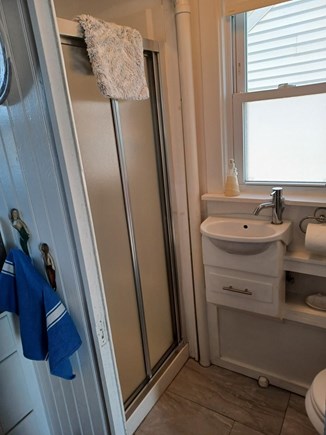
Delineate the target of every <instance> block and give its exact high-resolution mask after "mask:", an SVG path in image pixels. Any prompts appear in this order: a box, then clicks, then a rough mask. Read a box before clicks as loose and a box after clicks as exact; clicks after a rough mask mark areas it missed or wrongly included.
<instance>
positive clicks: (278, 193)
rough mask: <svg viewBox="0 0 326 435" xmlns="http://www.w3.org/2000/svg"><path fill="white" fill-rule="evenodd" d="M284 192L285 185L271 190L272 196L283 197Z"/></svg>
mask: <svg viewBox="0 0 326 435" xmlns="http://www.w3.org/2000/svg"><path fill="white" fill-rule="evenodd" d="M282 194H283V187H273V189H272V192H271V196H274V195H275V196H276V197H279V198H280V197H282Z"/></svg>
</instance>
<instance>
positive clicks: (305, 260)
mask: <svg viewBox="0 0 326 435" xmlns="http://www.w3.org/2000/svg"><path fill="white" fill-rule="evenodd" d="M284 270H288V271H289V272H298V273H305V274H307V275H315V276H323V277H326V257H321V256H316V255H313V254H310V253H309V252H307V251H296V252H286V254H285V257H284Z"/></svg>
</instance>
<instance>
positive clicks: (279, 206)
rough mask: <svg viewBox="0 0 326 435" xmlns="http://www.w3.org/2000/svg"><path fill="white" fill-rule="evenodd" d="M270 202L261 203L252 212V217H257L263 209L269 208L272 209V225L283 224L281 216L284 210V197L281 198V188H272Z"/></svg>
mask: <svg viewBox="0 0 326 435" xmlns="http://www.w3.org/2000/svg"><path fill="white" fill-rule="evenodd" d="M271 197H272V201H271V202H263V203H262V204H260V205H259V206H258V207H256V208H255V210H254V212H253V213H254V215H255V216H257V215H259V213H260V212H261V211H262V210H263V209H264V208H268V207H271V208H272V224H276V225H279V224H281V223H283V221H282V214H283V210H284V197H283V188H282V187H273V190H272V193H271Z"/></svg>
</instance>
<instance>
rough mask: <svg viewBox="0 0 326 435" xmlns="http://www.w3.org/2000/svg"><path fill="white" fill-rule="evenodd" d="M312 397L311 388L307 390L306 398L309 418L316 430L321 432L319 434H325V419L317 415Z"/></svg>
mask: <svg viewBox="0 0 326 435" xmlns="http://www.w3.org/2000/svg"><path fill="white" fill-rule="evenodd" d="M312 400H313V399H312V397H311V391H310V388H309V390H308V391H307V394H306V399H305V407H306V412H307V415H308V417H309V420H310V422H311V424H312V425H313V427H314V428H315V429H316V431H317V432H318V433H319V435H324V421H323V420H321V419H320V417H319V416H318V415H317V413H316V410H315V409H314V407H313V405H312Z"/></svg>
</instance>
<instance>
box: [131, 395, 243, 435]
mask: <svg viewBox="0 0 326 435" xmlns="http://www.w3.org/2000/svg"><path fill="white" fill-rule="evenodd" d="M232 426H233V421H232V420H231V419H229V418H226V417H223V416H222V415H219V414H217V413H216V412H213V411H210V410H209V409H207V408H204V407H202V406H199V405H197V404H196V403H193V402H191V401H189V400H186V399H183V398H182V397H180V396H177V395H175V394H173V393H171V392H170V393H169V392H165V393H164V394H163V396H162V397H161V398H160V400H159V401H158V402H157V404H156V405H155V407H154V408H153V409H152V410H151V412H150V413H149V414H148V416H147V417H146V418H145V420H144V421H143V423H142V424H141V425H140V427H139V428H138V430H137V431H136V432H135V435H229V434H230V432H231V429H232ZM248 435H249V434H248Z"/></svg>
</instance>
